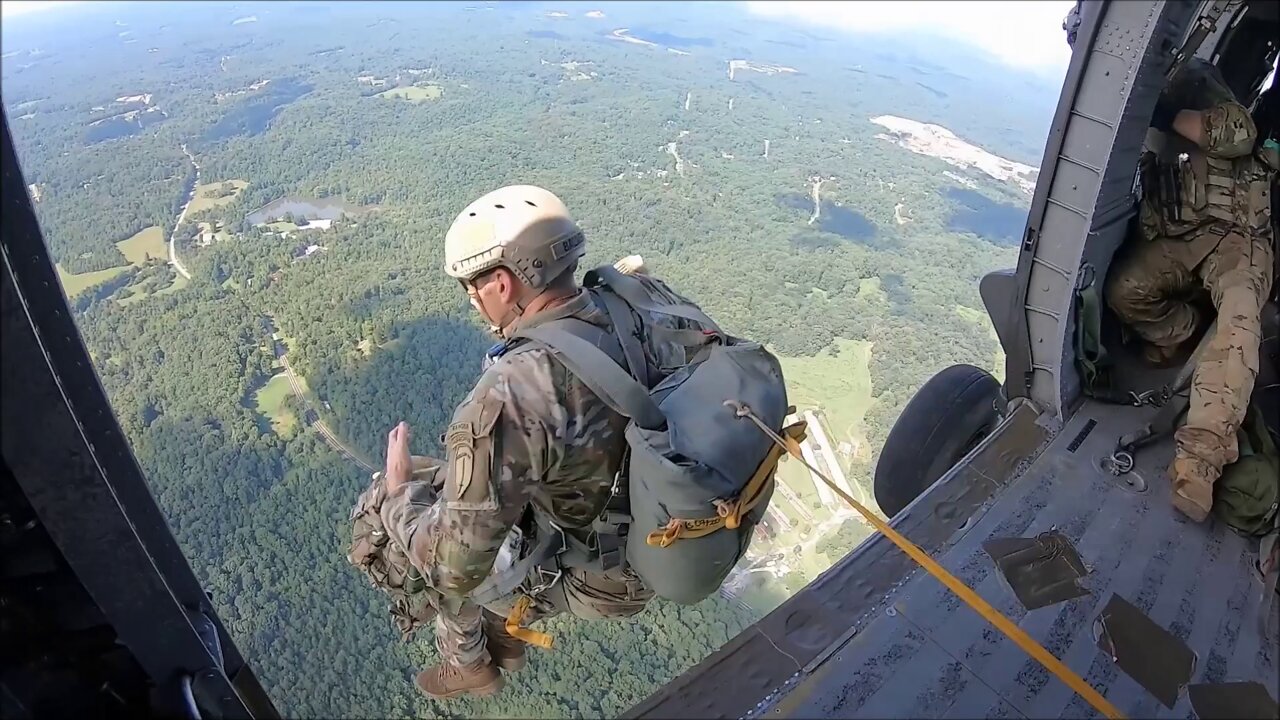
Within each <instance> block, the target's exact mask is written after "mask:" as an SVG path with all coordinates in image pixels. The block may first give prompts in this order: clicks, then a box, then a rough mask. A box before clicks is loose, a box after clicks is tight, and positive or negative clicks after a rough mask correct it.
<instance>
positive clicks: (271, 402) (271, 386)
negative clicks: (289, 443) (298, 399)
mask: <svg viewBox="0 0 1280 720" xmlns="http://www.w3.org/2000/svg"><path fill="white" fill-rule="evenodd" d="M292 392H293V389H292V387H291V386H290V385H289V378H288V377H286V376H285V374H284V373H279V374H277V375H274V376H272V378H271V379H270V380H268V381H267V384H266V385H263V386H262V387H260V388H258V390H257V391H256V392H254V394H253V406H254V408H255V409H257V411H258V412H259V413H261V414H262V415H263V416H265V417H266V418H267V419H269V420H270V421H271V429H272V430H274V431H275V433H276V434H277V435H287V434H289V433H290V432H292V431H293V428H294V426H295V425H297V422H298V418H296V417H295V416H294V414H293V413H292V412H290V411H289V410H287V409H286V408H285V407H284V401H285V399H286V398H288V397H289V395H290V394H292Z"/></svg>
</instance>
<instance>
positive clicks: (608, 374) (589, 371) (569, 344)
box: [515, 318, 667, 430]
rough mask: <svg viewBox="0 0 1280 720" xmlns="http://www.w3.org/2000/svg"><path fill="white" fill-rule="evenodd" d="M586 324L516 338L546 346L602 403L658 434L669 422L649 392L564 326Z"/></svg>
mask: <svg viewBox="0 0 1280 720" xmlns="http://www.w3.org/2000/svg"><path fill="white" fill-rule="evenodd" d="M568 322H582V321H580V320H574V319H573V318H565V319H563V320H556V321H554V322H551V323H548V324H546V325H539V326H538V327H532V328H527V329H524V330H520V331H517V332H516V334H515V336H516V337H523V338H526V339H528V340H533V341H534V342H537V343H540V344H542V345H544V346H546V347H547V348H548V349H550V350H551V352H552V353H553V354H554V355H555V356H556V359H557V360H559V361H560V362H561V363H562V364H563V365H564V366H565V367H566V368H568V369H569V372H571V373H573V374H574V375H576V376H577V377H578V379H579V380H581V381H582V382H583V383H584V384H585V385H586V386H587V387H589V388H591V391H592V392H594V393H595V394H596V396H597V397H599V398H600V400H601V401H602V402H604V403H605V404H606V405H608V406H609V407H610V408H612V409H613V411H614V412H616V413H618V414H619V415H623V416H626V417H629V418H631V420H632V421H634V422H635V424H636V425H639V426H640V427H642V428H645V429H646V430H657V429H659V428H661V427H662V426H663V425H665V424H666V422H667V420H666V418H665V417H663V415H662V411H661V410H659V409H658V405H657V404H656V403H655V402H654V401H653V398H651V397H649V390H648V389H647V388H645V387H644V386H643V385H641V384H640V383H638V382H636V381H635V379H634V378H632V377H631V376H630V375H628V374H627V373H626V371H624V370H623V369H622V368H621V367H619V366H618V363H616V362H614V361H613V358H611V357H609V354H608V353H606V352H605V351H603V350H601V349H600V348H598V347H596V346H595V345H592V344H591V343H589V342H587V341H586V340H583V339H582V338H580V337H578V336H576V335H574V334H573V333H571V332H569V331H568V330H565V329H564V327H563V324H564V323H568Z"/></svg>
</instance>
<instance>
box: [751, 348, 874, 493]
mask: <svg viewBox="0 0 1280 720" xmlns="http://www.w3.org/2000/svg"><path fill="white" fill-rule="evenodd" d="M778 361H779V362H781V363H782V374H783V377H785V378H786V380H787V399H788V400H789V401H790V403H791V404H792V405H795V406H796V409H797V410H798V411H800V412H803V411H805V410H809V409H813V410H816V411H817V412H818V414H819V415H820V416H822V419H824V420H825V423H824V424H825V426H826V430H827V433H828V434H829V435H830V439H831V442H832V443H833V444H836V445H837V447H836V448H834V449H835V450H836V451H837V456H838V457H841V458H842V460H841V465H843V466H844V468H843V469H844V470H845V472H849V471H850V466H849V463H848V462H847V460H846V459H843V455H841V454H840V453H839V449H840V448H839V446H840V445H842V444H844V443H849V444H850V445H852V446H853V448H854V455H855V456H857V455H859V454H860V453H865V452H867V450H866V448H865V447H863V446H864V445H865V444H866V442H865V439H864V433H863V432H862V419H863V416H864V415H865V414H866V412H867V409H868V408H870V407H871V403H872V402H874V400H873V399H872V397H871V370H870V367H869V363H870V362H871V343H869V342H866V341H854V340H844V339H838V340H836V351H835V352H834V353H832V352H831V351H829V350H828V351H825V352H823V353H821V354H819V355H816V356H814V357H785V356H781V355H780V356H778ZM811 436H812V434H811ZM778 479H779V480H781V481H782V482H784V483H786V484H787V486H788V487H790V488H791V489H792V490H793V491H794V492H795V494H796V495H798V496H799V497H800V499H801V501H802V502H805V503H807V504H809V505H810V509H811V510H812V509H814V508H820V507H822V502H821V498H820V496H819V495H818V493H817V490H816V489H815V488H814V486H813V479H812V478H811V477H810V475H809V471H808V470H807V469H806V468H805V467H804V465H803V464H801V463H800V462H798V461H795V460H792V461H790V462H786V463H782V464H781V465H780V466H779V468H778ZM851 480H852V481H853V482H857V480H856V479H855V478H851ZM775 502H777V500H775ZM778 504H779V505H786V503H781V502H780V503H778ZM829 509H830V508H828V510H829Z"/></svg>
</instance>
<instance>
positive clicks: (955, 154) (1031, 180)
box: [871, 115, 1040, 195]
mask: <svg viewBox="0 0 1280 720" xmlns="http://www.w3.org/2000/svg"><path fill="white" fill-rule="evenodd" d="M871 122H873V123H875V124H877V125H879V126H881V127H883V128H885V129H886V130H888V131H889V132H888V133H880V134H878V135H876V137H877V138H880V139H881V140H888V141H889V142H892V143H894V144H896V145H898V146H900V147H903V148H906V149H907V150H910V151H911V152H913V153H916V154H918V155H928V156H930V157H936V158H938V159H940V160H943V161H945V162H947V163H949V164H951V165H955V166H956V167H959V168H975V169H977V170H980V171H982V172H983V173H986V174H987V175H989V176H991V177H992V178H995V179H996V180H1000V181H1002V182H1008V183H1012V184H1014V185H1016V186H1017V187H1018V188H1019V189H1021V190H1022V192H1024V193H1026V194H1027V195H1030V194H1031V193H1032V192H1033V191H1034V190H1035V187H1036V178H1037V177H1038V176H1039V174H1040V171H1039V170H1038V169H1036V168H1033V167H1031V166H1030V165H1024V164H1023V163H1020V162H1015V161H1013V160H1009V159H1006V158H1002V157H1000V156H999V155H995V154H992V153H990V152H987V151H986V150H983V149H982V148H980V147H977V146H976V145H971V144H970V143H968V142H965V141H964V140H961V139H960V138H958V137H956V134H955V133H953V132H951V131H950V130H948V129H946V128H944V127H942V126H941V125H931V124H928V123H922V122H918V121H916V120H910V119H908V118H900V117H896V116H894V115H881V116H879V117H874V118H871Z"/></svg>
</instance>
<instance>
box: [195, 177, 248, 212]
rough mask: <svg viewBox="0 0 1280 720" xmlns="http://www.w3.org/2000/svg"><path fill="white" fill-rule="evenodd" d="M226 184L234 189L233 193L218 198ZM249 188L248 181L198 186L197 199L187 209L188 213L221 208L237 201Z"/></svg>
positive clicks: (221, 182)
mask: <svg viewBox="0 0 1280 720" xmlns="http://www.w3.org/2000/svg"><path fill="white" fill-rule="evenodd" d="M224 184H226V185H228V186H230V188H234V190H232V192H231V193H230V194H228V195H225V196H223V197H218V195H219V194H220V193H221V192H222V186H223V185H224ZM247 187H249V181H248V180H226V181H219V182H211V183H205V184H204V185H197V186H196V195H195V198H194V199H192V201H191V206H190V207H188V208H187V212H188V213H198V212H201V211H204V210H209V209H211V208H216V207H221V206H223V205H226V204H227V203H229V202H231V201H232V200H235V199H236V197H237V196H239V195H240V192H241V191H242V190H244V189H245V188H247Z"/></svg>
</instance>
